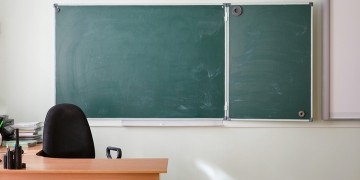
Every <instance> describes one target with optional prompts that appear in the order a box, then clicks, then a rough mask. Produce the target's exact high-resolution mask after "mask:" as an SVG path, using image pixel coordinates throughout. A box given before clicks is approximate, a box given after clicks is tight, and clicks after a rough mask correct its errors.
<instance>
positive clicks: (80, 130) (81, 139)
mask: <svg viewBox="0 0 360 180" xmlns="http://www.w3.org/2000/svg"><path fill="white" fill-rule="evenodd" d="M37 155H39V156H44V157H54V158H95V148H94V141H93V138H92V134H91V130H90V126H89V123H88V121H87V119H86V116H85V114H84V112H83V111H82V110H81V109H80V108H79V107H77V106H75V105H73V104H58V105H55V106H53V107H52V108H50V110H49V111H48V113H47V115H46V118H45V122H44V132H43V149H42V150H41V151H40V152H38V153H37Z"/></svg>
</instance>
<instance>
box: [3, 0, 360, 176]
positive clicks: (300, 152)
mask: <svg viewBox="0 0 360 180" xmlns="http://www.w3.org/2000/svg"><path fill="white" fill-rule="evenodd" d="M323 1H324V0H315V1H314V3H315V29H314V37H315V39H314V41H315V52H314V58H315V59H314V60H315V62H314V66H315V78H314V81H315V82H314V86H315V91H314V96H315V99H314V109H315V112H314V115H315V119H314V122H312V123H295V122H288V123H279V122H270V123H265V122H259V123H252V122H250V123H249V122H227V123H225V125H226V127H207V128H205V127H100V126H96V127H95V126H94V127H92V133H93V137H94V141H95V146H96V154H97V157H105V154H104V150H105V147H106V146H108V145H112V146H119V147H122V149H123V153H124V157H125V158H129V157H166V158H169V169H168V173H167V174H164V175H162V178H163V179H168V180H183V179H187V180H207V179H210V180H237V179H245V180H263V179H266V180H280V179H281V180H282V179H286V180H304V179H306V180H339V179H346V180H358V179H360V171H359V169H360V155H359V152H360V141H359V137H360V129H359V128H360V122H359V121H356V122H353V121H351V122H350V121H349V122H348V121H342V122H334V121H323V120H321V119H320V118H319V117H320V108H319V107H320V105H321V104H320V100H321V99H320V95H321V93H320V90H321V87H320V75H321V72H320V69H321V68H320V65H321V57H322V56H321V40H322V39H321V18H322V17H321V5H322V2H323ZM84 2H86V3H120V2H122V1H120V0H118V1H117V0H106V1H101V0H93V1H89V0H88V1H82V0H76V1H75V0H73V1H70V0H67V1H66V0H59V1H56V3H59V4H61V3H67V4H70V3H84ZM128 2H131V3H146V2H147V3H149V2H150V3H161V2H168V1H165V0H161V1H155V2H154V1H150V0H148V1H145V0H137V1H135V2H134V1H128ZM171 2H173V3H175V2H182V3H186V2H187V3H194V2H201V1H200V0H198V1H190V0H186V1H180V0H178V1H175V0H173V1H171ZM206 2H224V1H206ZM227 2H231V1H227ZM232 2H235V1H232ZM238 2H243V1H240V0H239V1H238ZM248 2H250V1H248ZM251 2H255V0H254V1H251ZM256 2H259V1H256ZM262 2H275V1H271V0H262ZM276 2H278V1H276ZM282 2H284V1H282ZM286 2H299V1H291V0H286ZM53 3H55V1H51V0H32V1H28V0H0V23H1V33H0V47H4V48H1V49H0V53H1V54H0V57H1V61H0V65H1V67H2V68H3V67H4V68H5V69H6V76H5V77H6V78H5V79H0V83H1V84H5V85H6V88H7V89H6V91H2V90H1V94H2V93H3V92H5V95H3V96H0V100H1V101H0V113H7V114H9V115H10V116H11V117H12V118H14V119H15V120H16V121H34V120H43V119H44V117H45V114H46V112H47V110H48V109H49V107H51V106H52V105H54V102H55V88H54V85H55V73H54V67H55V60H54V53H55V52H54V44H55V41H54V9H53V6H52V5H53ZM1 45H3V46H1ZM3 60H5V62H3ZM2 68H1V69H2ZM1 98H2V99H1ZM3 100H4V101H3ZM1 107H3V112H1ZM240 127H242V128H240ZM260 127H262V128H260ZM349 127H350V128H349Z"/></svg>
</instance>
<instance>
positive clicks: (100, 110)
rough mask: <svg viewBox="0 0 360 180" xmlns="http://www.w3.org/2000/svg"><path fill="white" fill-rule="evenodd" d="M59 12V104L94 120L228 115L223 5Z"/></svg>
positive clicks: (85, 8) (78, 8)
mask: <svg viewBox="0 0 360 180" xmlns="http://www.w3.org/2000/svg"><path fill="white" fill-rule="evenodd" d="M56 11H57V12H56V103H73V104H76V105H78V106H80V107H81V108H82V109H83V110H84V112H85V114H86V115H87V117H89V118H122V117H123V118H222V117H224V110H223V109H224V101H225V98H224V93H225V92H224V89H225V88H224V81H225V80H224V77H225V75H224V69H225V67H224V66H225V65H224V64H225V63H224V57H225V53H224V52H225V51H224V49H225V38H224V29H225V28H224V27H225V26H224V9H223V7H222V6H221V5H194V6H58V7H57V9H56Z"/></svg>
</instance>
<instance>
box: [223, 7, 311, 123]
mask: <svg viewBox="0 0 360 180" xmlns="http://www.w3.org/2000/svg"><path fill="white" fill-rule="evenodd" d="M235 8H238V9H237V10H236V9H235ZM230 11H231V14H230V25H229V26H230V27H229V33H230V38H229V43H230V46H229V51H230V54H229V57H230V58H229V61H230V62H229V64H230V66H229V71H230V72H229V73H230V74H229V108H230V109H229V116H230V118H231V119H311V118H312V109H311V106H312V105H311V103H312V100H311V99H312V95H311V91H312V85H311V84H312V81H311V78H312V77H311V76H312V72H311V69H312V49H311V48H312V38H311V35H312V20H311V19H312V4H306V5H244V6H240V7H239V6H236V5H232V6H230Z"/></svg>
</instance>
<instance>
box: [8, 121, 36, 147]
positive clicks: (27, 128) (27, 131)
mask: <svg viewBox="0 0 360 180" xmlns="http://www.w3.org/2000/svg"><path fill="white" fill-rule="evenodd" d="M11 127H12V128H13V129H19V143H20V145H21V146H22V147H31V146H35V145H36V144H37V143H40V142H42V127H43V123H42V122H21V123H16V122H15V123H14V124H13V125H11ZM14 145H15V136H13V138H11V139H9V140H7V141H3V142H2V146H14Z"/></svg>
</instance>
